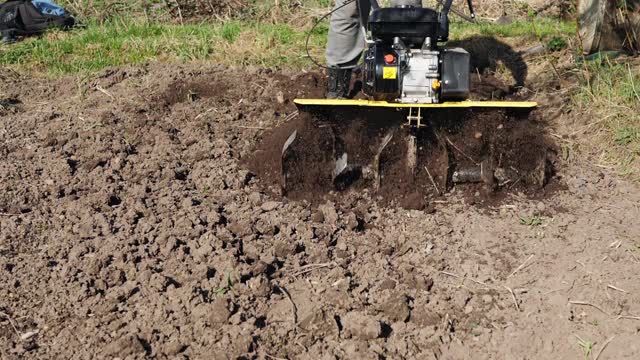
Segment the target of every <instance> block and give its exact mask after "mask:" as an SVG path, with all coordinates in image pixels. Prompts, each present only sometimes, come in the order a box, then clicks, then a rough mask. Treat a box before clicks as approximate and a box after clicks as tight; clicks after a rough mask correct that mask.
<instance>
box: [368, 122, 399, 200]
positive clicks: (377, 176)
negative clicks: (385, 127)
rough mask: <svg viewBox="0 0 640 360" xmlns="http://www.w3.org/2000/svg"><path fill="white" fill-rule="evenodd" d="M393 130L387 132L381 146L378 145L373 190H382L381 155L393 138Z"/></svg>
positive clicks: (374, 164) (374, 163)
mask: <svg viewBox="0 0 640 360" xmlns="http://www.w3.org/2000/svg"><path fill="white" fill-rule="evenodd" d="M393 133H394V132H393V131H391V132H389V133H387V135H385V137H384V138H383V139H382V143H380V147H378V151H377V152H376V155H375V156H374V158H373V190H374V191H375V192H378V190H380V178H381V174H380V156H382V152H383V151H384V149H385V148H386V147H387V145H389V143H390V142H391V139H393Z"/></svg>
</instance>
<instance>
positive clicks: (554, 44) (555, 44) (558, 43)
mask: <svg viewBox="0 0 640 360" xmlns="http://www.w3.org/2000/svg"><path fill="white" fill-rule="evenodd" d="M566 47H567V40H565V39H564V38H563V37H560V36H554V37H553V38H551V40H550V41H549V42H548V43H547V49H549V50H551V51H560V50H564V49H565V48H566Z"/></svg>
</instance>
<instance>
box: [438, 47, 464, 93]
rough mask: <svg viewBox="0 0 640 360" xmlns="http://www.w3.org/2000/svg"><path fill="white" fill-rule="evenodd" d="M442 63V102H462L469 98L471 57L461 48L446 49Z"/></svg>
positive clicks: (443, 52)
mask: <svg viewBox="0 0 640 360" xmlns="http://www.w3.org/2000/svg"><path fill="white" fill-rule="evenodd" d="M440 58H441V61H442V65H441V79H440V81H441V82H442V88H441V89H440V101H462V100H466V99H468V98H469V82H470V80H469V78H470V75H469V72H470V70H471V66H470V61H471V56H470V55H469V53H468V52H466V51H465V50H464V49H461V48H445V49H443V51H442V53H441V54H440Z"/></svg>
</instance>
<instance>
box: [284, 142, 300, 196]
mask: <svg viewBox="0 0 640 360" xmlns="http://www.w3.org/2000/svg"><path fill="white" fill-rule="evenodd" d="M297 137H298V131H297V130H294V131H293V133H291V135H289V138H288V139H287V141H285V143H284V145H283V146H282V167H281V172H282V189H283V190H284V191H285V192H286V191H287V185H288V178H289V166H288V165H289V162H288V160H289V159H290V158H291V156H292V155H293V149H292V148H291V145H293V143H294V142H295V141H296V138H297Z"/></svg>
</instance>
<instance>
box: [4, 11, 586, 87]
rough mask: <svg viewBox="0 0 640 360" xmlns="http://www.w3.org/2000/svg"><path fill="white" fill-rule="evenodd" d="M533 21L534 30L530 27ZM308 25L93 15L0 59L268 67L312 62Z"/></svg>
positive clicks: (321, 43) (48, 68) (316, 44)
mask: <svg viewBox="0 0 640 360" xmlns="http://www.w3.org/2000/svg"><path fill="white" fill-rule="evenodd" d="M534 28H535V29H539V31H538V32H532V29H534ZM573 30H574V28H573V27H572V26H571V25H568V24H566V23H563V22H559V21H554V20H548V19H532V20H527V21H520V22H518V21H516V22H514V23H512V24H509V25H497V24H493V23H478V24H469V23H466V22H455V23H453V24H452V27H451V33H452V35H454V36H455V37H456V38H462V37H467V36H472V35H478V34H482V35H486V36H498V37H516V38H523V39H524V41H527V40H529V39H540V38H545V37H553V36H560V35H563V34H566V33H568V32H570V31H573ZM308 31H309V25H308V24H307V25H305V26H304V27H299V26H295V25H291V24H288V23H277V22H275V23H274V22H272V21H246V20H230V21H208V22H202V23H187V24H184V25H180V24H174V23H166V22H157V21H151V20H148V19H146V18H142V17H139V18H113V19H107V20H103V21H98V20H93V21H91V22H89V23H87V24H86V27H84V28H78V29H75V30H73V31H70V32H49V33H47V34H45V35H43V36H41V37H38V38H31V39H25V40H24V41H22V42H20V43H18V44H13V45H9V46H7V45H0V66H8V67H12V68H14V69H16V70H28V71H35V72H40V73H46V74H48V75H52V76H59V75H64V74H73V73H92V72H95V71H99V70H101V69H103V68H105V67H108V66H121V65H128V64H138V63H143V62H147V61H152V60H159V61H168V62H175V61H178V62H193V61H197V62H198V61H203V62H212V63H222V64H226V65H259V66H264V67H270V68H282V67H289V68H294V69H296V68H297V69H300V68H310V67H311V66H312V64H311V61H309V59H307V58H306V53H305V48H304V43H305V39H306V35H307V33H308ZM327 31H328V26H327V24H326V23H323V24H320V26H318V27H317V28H316V29H314V30H313V32H312V33H311V41H310V46H311V49H310V50H311V54H312V55H313V56H314V57H315V58H316V59H318V60H319V61H323V58H324V47H325V46H326V41H327V40H326V36H327V35H326V34H327Z"/></svg>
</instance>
